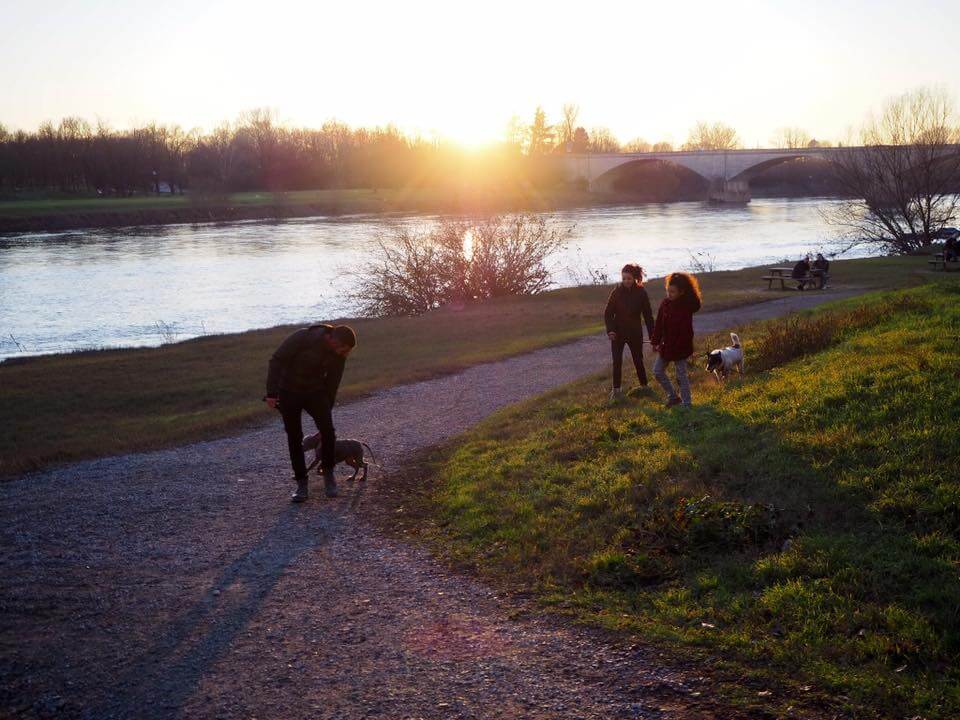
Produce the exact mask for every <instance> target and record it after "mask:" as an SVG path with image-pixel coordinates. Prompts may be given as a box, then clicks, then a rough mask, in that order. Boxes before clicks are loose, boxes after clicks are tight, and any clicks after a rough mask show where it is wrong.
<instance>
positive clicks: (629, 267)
mask: <svg viewBox="0 0 960 720" xmlns="http://www.w3.org/2000/svg"><path fill="white" fill-rule="evenodd" d="M620 272H621V273H630V274H631V275H633V279H634V280H636V281H637V285H640V286H643V268H642V267H640V266H639V265H637V264H636V263H627V264H626V265H624V266H623V268H622V269H621V270H620Z"/></svg>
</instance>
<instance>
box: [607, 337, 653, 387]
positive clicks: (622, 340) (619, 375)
mask: <svg viewBox="0 0 960 720" xmlns="http://www.w3.org/2000/svg"><path fill="white" fill-rule="evenodd" d="M624 345H626V346H628V347H629V348H630V355H632V356H633V366H634V367H635V368H636V369H637V379H638V380H639V381H640V384H641V385H646V384H647V371H646V369H645V368H644V367H643V336H638V337H621V336H620V334H619V333H618V334H617V339H616V340H611V341H610V349H611V350H612V351H613V386H614V387H620V383H621V382H622V381H623V346H624Z"/></svg>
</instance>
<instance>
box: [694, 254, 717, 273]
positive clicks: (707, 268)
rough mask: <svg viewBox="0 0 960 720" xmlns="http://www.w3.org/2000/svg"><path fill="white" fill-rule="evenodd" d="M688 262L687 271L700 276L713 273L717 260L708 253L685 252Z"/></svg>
mask: <svg viewBox="0 0 960 720" xmlns="http://www.w3.org/2000/svg"><path fill="white" fill-rule="evenodd" d="M687 255H689V256H690V260H689V261H688V262H687V270H689V271H690V272H692V273H694V274H695V275H700V274H701V273H709V272H715V271H716V269H717V259H716V258H715V257H714V256H713V255H711V254H710V253H708V252H705V251H701V252H696V253H695V252H693V251H692V250H687Z"/></svg>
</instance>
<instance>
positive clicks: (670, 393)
mask: <svg viewBox="0 0 960 720" xmlns="http://www.w3.org/2000/svg"><path fill="white" fill-rule="evenodd" d="M670 362H673V364H674V366H675V367H676V369H677V385H679V386H680V401H681V402H682V403H683V404H684V405H689V404H690V378H689V377H687V361H686V360H673V361H670V360H664V359H663V358H662V357H660V356H659V355H657V359H656V360H655V361H654V363H653V376H654V377H655V378H657V382H658V383H660V387H662V388H663V391H664V392H665V393H666V394H667V398H669V399H670V400H673V399H674V398H676V397H677V392H676V390H674V389H673V385H672V384H671V382H670V378H668V377H667V365H669V364H670Z"/></svg>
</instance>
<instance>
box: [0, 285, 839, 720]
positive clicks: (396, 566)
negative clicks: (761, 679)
mask: <svg viewBox="0 0 960 720" xmlns="http://www.w3.org/2000/svg"><path fill="white" fill-rule="evenodd" d="M851 294H854V291H829V292H825V293H814V294H806V295H803V294H794V295H789V296H787V297H785V298H783V299H780V300H775V301H771V302H767V303H763V304H760V305H755V306H749V307H744V308H739V309H736V310H731V311H727V312H720V313H713V314H709V313H704V314H702V315H700V316H699V317H697V327H698V331H699V332H701V333H702V332H709V331H714V330H721V329H724V328H728V327H733V326H736V325H738V324H741V323H744V322H749V321H751V320H755V319H760V318H766V317H772V316H775V315H778V314H782V313H784V312H787V311H789V310H792V309H797V308H801V307H810V306H812V305H815V304H817V303H819V302H823V301H826V300H831V299H836V298H838V297H843V296H846V295H851ZM608 352H609V351H608V346H607V343H606V340H605V338H604V337H602V336H595V337H589V338H585V339H583V340H581V341H577V342H575V343H571V344H568V345H564V346H560V347H555V348H548V349H545V350H541V351H538V352H534V353H530V354H527V355H522V356H519V357H515V358H511V359H508V360H504V361H501V362H496V363H490V364H486V365H480V366H477V367H474V368H471V369H468V370H466V371H464V372H461V373H458V374H456V375H450V376H447V377H441V378H437V379H434V380H430V381H427V382H421V383H416V384H413V385H405V386H401V387H396V388H391V389H388V390H384V391H382V392H378V393H376V394H375V395H373V396H371V397H369V398H366V399H364V400H361V401H358V402H355V403H352V404H349V405H346V406H343V407H339V408H337V409H336V411H335V418H336V421H337V426H338V431H339V433H340V435H341V436H342V437H348V436H349V437H358V438H363V439H365V440H366V441H367V442H369V443H370V445H372V446H373V448H374V449H375V450H376V451H377V452H378V453H379V455H380V456H382V459H383V461H384V462H385V463H386V464H387V465H389V466H394V467H396V466H397V465H399V464H402V462H403V461H404V459H405V458H407V457H409V455H410V454H411V453H413V452H415V451H417V450H419V449H421V448H424V447H427V446H430V445H434V444H436V443H438V442H440V441H442V440H444V439H446V438H449V437H451V436H452V435H455V434H457V433H460V432H462V431H463V430H465V429H467V428H468V427H469V426H471V425H472V424H474V423H475V422H477V421H478V420H480V419H482V418H483V417H485V416H487V415H489V414H490V413H491V412H493V411H495V410H497V409H499V408H501V407H503V406H505V405H508V404H510V403H512V402H515V401H518V400H520V399H523V398H526V397H529V396H531V395H534V394H537V393H540V392H543V391H546V390H549V389H550V388H553V387H555V386H557V385H560V384H562V383H566V382H568V381H571V380H574V379H576V378H578V377H581V376H583V375H585V374H587V373H590V372H592V371H594V370H597V369H600V368H602V367H604V366H605V365H606V364H607V362H608ZM347 371H348V372H349V367H348V370H347ZM284 453H285V445H284V443H283V441H282V434H281V430H280V427H279V421H275V422H272V423H271V424H270V425H269V426H268V427H265V428H263V429H261V430H257V431H254V432H249V433H246V434H244V435H241V436H237V437H232V438H227V439H223V440H217V441H212V442H203V443H197V444H193V445H189V446H184V447H180V448H175V449H171V450H165V451H159V452H151V453H141V454H132V455H124V456H119V457H112V458H107V459H102V460H95V461H89V462H82V463H77V464H73V465H70V466H67V467H63V468H59V469H56V470H51V471H48V472H43V473H36V474H32V475H28V476H23V477H21V478H18V479H15V480H12V481H9V482H6V483H4V484H2V485H0V516H2V518H3V523H2V528H0V539H2V544H0V553H2V554H0V570H2V576H3V585H2V589H0V613H2V614H0V680H2V682H0V717H5V716H7V715H12V716H22V717H51V718H52V717H57V718H70V717H79V718H91V719H97V720H100V719H101V718H138V719H139V718H144V719H149V718H171V717H184V718H241V717H242V718H252V717H257V718H281V717H282V718H307V717H309V718H368V717H369V718H498V717H503V718H561V717H563V718H568V717H569V718H661V717H663V718H668V717H685V718H686V717H697V718H702V717H712V716H713V715H711V714H710V708H709V705H708V704H704V703H702V702H701V699H700V697H699V694H700V691H699V690H698V687H699V686H700V685H699V683H700V681H701V680H702V678H701V679H699V680H698V677H697V675H696V673H691V672H690V671H689V670H687V671H679V670H675V669H671V668H670V667H668V666H664V665H663V663H662V661H658V657H657V656H656V654H653V653H652V651H650V650H649V649H646V648H642V647H632V646H612V645H610V644H608V643H607V642H605V641H602V640H600V639H599V638H598V636H597V635H596V634H595V633H592V632H590V631H587V630H583V629H578V628H572V627H563V626H562V625H558V624H557V623H556V622H553V621H550V620H546V619H539V618H523V617H521V618H515V616H514V613H513V612H512V610H513V606H512V605H511V603H509V602H507V601H504V600H503V599H502V598H498V597H497V596H496V595H495V594H494V593H493V592H492V591H491V590H490V589H489V588H486V587H484V586H483V585H482V584H480V583H478V582H476V581H474V580H473V579H471V578H467V577H463V576H458V575H454V574H450V573H448V572H447V571H445V570H443V569H442V568H441V567H439V566H438V565H437V564H436V563H434V562H433V561H432V560H431V558H430V557H429V555H427V554H426V553H425V551H424V550H423V549H421V548H419V547H416V546H411V545H408V544H405V543H402V542H400V541H397V540H395V539H391V538H388V537H385V536H384V535H383V534H382V533H380V532H379V531H377V530H376V529H375V528H374V527H373V525H371V523H370V522H369V521H368V519H366V518H365V514H364V498H365V497H366V494H371V493H375V492H376V482H377V480H376V473H375V472H374V474H373V477H372V479H371V481H370V482H369V483H368V486H367V488H366V489H362V488H363V486H346V485H344V486H343V489H344V492H343V493H342V495H341V497H340V498H338V499H337V500H333V501H330V500H323V499H320V498H316V499H311V501H310V502H309V503H306V504H305V505H302V506H292V505H290V504H289V503H288V502H287V500H286V497H287V493H288V491H289V489H290V488H289V483H288V478H289V466H288V464H287V459H286V458H285V457H284ZM704 695H706V693H704ZM719 716H720V717H736V715H731V714H726V713H724V714H722V715H719Z"/></svg>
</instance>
